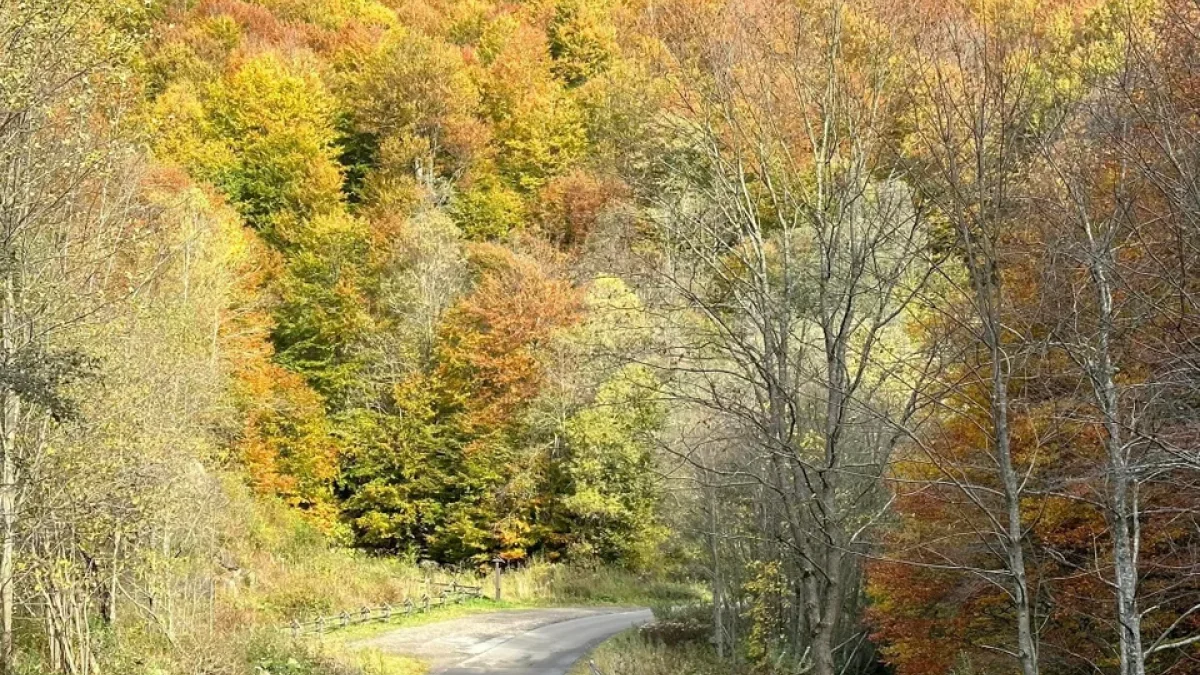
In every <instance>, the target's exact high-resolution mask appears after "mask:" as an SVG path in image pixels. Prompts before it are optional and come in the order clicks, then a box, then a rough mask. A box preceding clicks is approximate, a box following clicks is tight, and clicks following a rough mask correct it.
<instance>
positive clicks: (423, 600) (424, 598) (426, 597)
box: [421, 593, 429, 612]
mask: <svg viewBox="0 0 1200 675" xmlns="http://www.w3.org/2000/svg"><path fill="white" fill-rule="evenodd" d="M421 604H422V605H424V606H425V611H426V612H428V611H429V594H428V593H426V594H425V595H422V596H421Z"/></svg>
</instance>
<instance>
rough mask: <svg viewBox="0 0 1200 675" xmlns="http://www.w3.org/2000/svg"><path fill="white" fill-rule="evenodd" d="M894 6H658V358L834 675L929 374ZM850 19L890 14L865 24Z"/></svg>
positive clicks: (799, 649)
mask: <svg viewBox="0 0 1200 675" xmlns="http://www.w3.org/2000/svg"><path fill="white" fill-rule="evenodd" d="M886 9H888V8H884V7H880V6H875V5H870V4H868V3H856V4H854V5H853V6H851V4H850V3H846V2H842V1H841V0H836V1H834V2H823V3H814V4H812V5H811V6H804V7H799V6H791V5H787V6H784V5H777V4H773V3H764V4H757V3H749V4H747V3H731V4H729V5H726V6H724V7H722V8H720V9H719V10H718V11H717V12H716V14H715V15H712V16H681V15H666V16H662V17H660V19H661V21H662V25H661V34H662V36H663V39H664V41H665V44H666V45H667V46H668V48H669V49H670V52H671V55H672V56H673V58H674V59H675V61H676V63H675V66H676V67H677V72H676V73H675V75H674V76H673V79H672V81H673V82H675V83H676V84H677V85H678V89H677V97H676V102H677V106H676V108H675V109H674V110H672V111H671V113H670V114H669V115H667V116H666V117H665V118H664V119H663V125H664V128H663V134H664V136H666V137H668V138H671V139H674V140H673V141H672V142H671V143H670V144H669V147H668V149H666V150H665V151H664V153H663V155H662V158H663V159H662V161H663V166H662V169H663V170H662V172H661V174H665V175H666V176H668V178H667V179H666V180H665V181H662V182H656V183H654V184H652V185H650V186H647V187H648V189H647V194H648V199H650V200H651V201H652V203H653V205H654V216H653V217H654V219H655V222H656V224H657V227H658V230H657V232H658V236H659V240H660V244H661V247H662V249H661V250H662V253H663V258H662V259H661V260H659V261H657V263H656V267H655V271H654V277H653V279H654V284H653V287H654V288H655V289H656V290H654V291H652V293H651V294H652V295H655V297H656V299H657V300H656V302H655V303H654V304H655V309H656V310H657V311H659V312H661V313H662V317H663V320H664V321H666V322H667V324H668V325H669V328H667V332H668V335H669V336H670V337H669V338H668V339H667V340H666V346H665V359H664V360H663V361H660V362H657V365H659V366H660V367H663V368H664V370H665V371H666V377H667V378H668V379H669V380H670V383H671V384H670V388H671V395H672V396H673V397H674V398H675V399H676V400H677V401H680V402H682V403H683V404H685V405H689V406H694V407H695V409H696V410H697V414H698V415H706V416H710V417H712V418H713V422H712V426H714V427H715V428H716V429H715V437H716V438H723V439H727V440H725V441H723V444H724V445H725V446H726V447H728V448H730V451H729V453H728V454H726V456H725V457H724V458H723V461H721V462H720V463H719V464H717V463H713V462H711V461H710V460H705V459H703V458H702V456H701V455H699V454H693V453H689V452H688V451H687V450H679V453H680V455H681V456H683V457H684V458H685V460H686V461H688V462H690V463H692V464H694V465H696V466H697V467H698V469H699V470H700V475H702V476H707V477H708V478H707V479H706V480H707V481H708V482H709V483H710V488H709V489H713V488H715V487H719V484H717V483H716V481H715V480H714V477H715V476H724V477H725V478H724V479H723V480H722V482H726V483H731V484H746V483H748V484H752V485H756V486H757V490H758V494H760V495H761V498H762V501H763V502H764V503H762V504H760V505H758V507H759V509H758V510H759V513H760V514H761V518H759V517H756V518H755V521H756V522H752V523H750V524H747V525H746V527H749V528H750V529H751V530H752V531H753V532H754V534H753V535H749V536H752V537H754V538H761V539H762V540H763V545H764V547H769V546H774V547H776V548H777V550H778V551H779V554H780V555H781V556H782V559H781V561H780V562H781V563H782V564H783V565H784V566H785V569H784V571H785V579H786V581H785V582H784V583H785V585H786V587H787V588H788V591H787V594H788V596H790V597H785V596H782V595H781V596H780V597H779V598H778V603H779V606H780V607H781V608H783V607H787V608H789V609H787V610H786V611H787V612H794V613H795V620H794V621H793V622H790V624H789V626H790V629H791V630H792V631H793V635H794V639H793V640H792V647H793V648H794V652H793V653H792V654H791V656H792V658H793V659H796V660H798V661H800V662H801V663H802V664H803V667H805V668H810V669H811V670H812V671H813V672H814V673H817V674H819V675H835V674H836V673H838V672H839V669H840V668H839V666H840V665H841V664H846V663H849V662H851V661H852V660H853V658H852V656H853V653H852V652H853V649H854V648H855V646H856V645H858V644H861V640H860V639H859V638H860V637H862V636H861V634H860V632H859V631H860V627H859V625H858V617H857V616H856V611H857V610H856V608H857V606H858V598H859V597H860V588H859V583H858V571H857V570H858V567H859V564H860V561H859V559H858V554H860V553H861V552H863V550H864V548H865V545H866V537H865V535H866V533H867V532H869V531H870V530H871V527H872V525H874V524H875V522H876V521H877V519H878V518H879V517H880V516H881V515H882V514H883V513H884V512H885V510H886V508H887V498H886V495H885V494H884V492H883V491H882V490H880V489H879V487H880V476H881V474H882V472H883V471H884V470H885V466H886V464H887V457H888V454H889V452H890V450H891V448H892V447H893V445H894V443H895V441H896V439H897V438H898V432H897V431H896V428H897V426H899V425H900V424H901V422H900V419H901V418H903V417H904V416H905V415H906V414H910V413H911V404H912V400H913V399H912V397H911V396H910V395H909V393H908V391H907V389H906V388H905V387H901V386H900V382H901V381H902V378H908V379H910V380H911V379H912V376H913V371H914V369H915V370H917V371H919V370H920V368H919V367H917V366H914V364H913V363H911V362H910V360H909V357H910V356H911V355H910V354H908V353H907V351H906V348H905V345H904V340H903V339H902V338H901V336H900V324H901V323H902V321H901V319H902V317H903V315H904V313H905V311H906V309H907V308H908V306H909V303H910V301H911V300H912V299H913V297H914V296H915V295H916V294H917V292H918V289H919V288H921V287H922V286H923V284H924V283H925V281H926V280H927V279H928V277H929V274H930V273H931V272H930V270H929V269H928V268H927V267H923V266H922V265H921V264H920V261H921V260H923V259H924V256H921V255H918V252H919V251H920V250H921V249H922V247H923V246H924V245H925V228H924V225H925V221H924V219H923V217H922V214H921V212H920V211H919V210H918V209H916V208H915V207H914V206H913V200H912V194H911V192H910V191H909V190H908V189H907V188H906V187H905V185H904V183H903V181H902V178H903V175H902V174H901V173H900V172H899V170H898V169H896V168H895V164H894V163H892V162H890V159H891V155H890V153H889V148H890V140H889V138H888V137H887V131H888V129H889V127H890V125H891V124H892V122H893V119H892V118H891V117H890V115H891V114H892V113H893V111H894V108H893V104H894V100H893V98H892V96H893V95H894V94H895V93H896V92H897V91H899V90H901V89H902V88H903V87H902V83H901V81H900V79H899V77H900V71H899V68H898V66H897V65H896V63H897V62H896V61H895V60H894V59H893V57H894V56H895V53H894V52H893V51H891V47H892V45H893V44H894V43H895V41H896V40H895V36H894V35H893V34H892V33H891V30H890V28H889V27H888V24H887V23H886V22H884V21H883V20H882V17H883V16H884V11H885V10H886ZM891 9H895V8H894V7H893V8H891ZM851 13H854V14H855V15H856V16H860V17H861V16H868V17H872V18H875V19H879V20H877V21H861V22H860V23H859V24H858V25H857V26H856V28H855V29H853V30H852V29H850V28H848V27H847V17H848V16H849V15H850V14H851ZM892 25H894V24H892ZM848 45H853V48H852V49H851V48H848ZM685 83H686V84H685ZM661 174H660V175H661ZM881 417H891V418H895V423H891V424H889V423H887V422H884V421H882V420H881V419H880V418H881ZM710 444H711V440H710ZM711 497H713V496H712V495H710V498H711ZM710 511H712V515H713V516H716V515H717V513H716V511H715V510H711V509H710ZM775 523H779V524H780V526H778V527H776V526H775ZM759 524H761V525H762V526H761V527H759V526H758V525H759ZM713 530H714V532H713V536H714V537H715V536H718V533H719V531H720V527H715V528H713ZM710 543H712V542H711V541H710ZM716 578H717V577H716V574H715V572H714V579H716Z"/></svg>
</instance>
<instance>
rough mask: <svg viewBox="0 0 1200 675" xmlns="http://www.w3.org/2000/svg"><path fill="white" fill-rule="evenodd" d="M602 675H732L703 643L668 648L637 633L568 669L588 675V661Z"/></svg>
mask: <svg viewBox="0 0 1200 675" xmlns="http://www.w3.org/2000/svg"><path fill="white" fill-rule="evenodd" d="M589 660H592V661H595V663H596V667H597V668H599V669H600V672H601V673H603V674H604V675H684V674H686V675H735V674H736V673H737V672H739V671H736V670H734V669H733V666H732V665H731V664H730V663H729V661H726V660H723V659H721V658H719V657H718V656H717V653H716V651H715V650H713V648H712V647H711V646H709V645H708V644H707V643H703V642H685V643H680V644H673V645H668V644H665V643H663V642H659V641H652V640H650V639H648V638H647V637H645V636H644V635H643V634H642V633H641V631H639V630H638V629H636V628H634V629H630V630H627V631H625V632H624V633H620V634H618V635H616V636H615V637H613V638H611V639H609V640H606V641H605V642H603V643H601V644H600V646H598V647H596V649H594V650H593V651H592V653H591V654H590V655H589V656H588V657H586V658H584V659H582V660H581V661H580V662H579V663H577V664H575V667H574V668H572V669H571V672H570V675H591V670H590V667H589V665H588V661H589Z"/></svg>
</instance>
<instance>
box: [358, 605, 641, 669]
mask: <svg viewBox="0 0 1200 675" xmlns="http://www.w3.org/2000/svg"><path fill="white" fill-rule="evenodd" d="M651 618H652V616H651V614H650V610H648V609H629V608H615V609H594V608H587V609H583V608H557V609H536V610H511V611H503V612H491V613H488V614H478V615H473V616H468V617H463V618H461V619H454V620H451V621H443V622H441V623H434V624H427V625H424V626H417V627H414V628H402V629H400V630H396V631H392V632H390V633H385V634H384V635H381V636H378V637H375V638H372V639H369V640H363V641H362V642H360V643H358V646H362V647H371V648H375V649H380V650H382V651H384V652H390V653H394V654H404V655H407V656H415V657H418V658H422V659H425V660H427V661H429V662H430V663H431V666H432V672H433V673H435V674H436V675H565V673H566V672H567V671H568V670H570V668H571V666H572V665H574V664H575V662H576V661H578V660H579V659H580V658H582V657H583V656H584V655H585V654H587V653H588V651H590V650H591V649H592V647H594V646H596V645H597V644H598V643H600V642H601V641H603V640H605V639H606V638H608V637H611V636H613V635H616V634H617V633H620V632H621V631H623V630H625V629H627V628H630V627H632V626H637V625H640V624H643V623H646V622H648V621H650V620H651Z"/></svg>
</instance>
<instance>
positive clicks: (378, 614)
mask: <svg viewBox="0 0 1200 675" xmlns="http://www.w3.org/2000/svg"><path fill="white" fill-rule="evenodd" d="M431 585H432V586H438V587H439V588H441V589H442V590H441V591H440V592H438V593H435V594H434V595H433V597H430V595H429V594H428V593H424V594H422V595H421V597H420V598H419V601H418V602H413V599H412V598H405V599H404V602H402V603H400V604H398V605H392V604H391V603H384V604H382V605H377V606H375V607H365V606H364V607H361V608H359V609H357V610H355V611H348V610H347V611H342V612H340V613H338V614H329V615H323V616H317V617H316V618H315V619H311V620H309V621H300V620H299V619H293V620H292V622H291V623H289V624H288V626H287V627H288V629H289V630H291V632H292V637H293V638H299V637H300V636H301V635H306V634H308V633H324V632H326V631H330V630H334V629H337V628H346V627H348V626H351V625H356V624H364V623H372V622H376V623H387V622H389V621H391V620H392V619H393V618H394V617H400V616H412V615H414V614H421V613H424V612H428V611H430V610H431V609H433V608H434V607H445V606H446V605H448V604H458V603H461V602H462V601H464V600H466V599H468V598H479V597H482V596H483V587H482V586H463V585H460V584H458V583H449V584H441V583H434V584H431Z"/></svg>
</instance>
